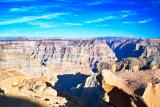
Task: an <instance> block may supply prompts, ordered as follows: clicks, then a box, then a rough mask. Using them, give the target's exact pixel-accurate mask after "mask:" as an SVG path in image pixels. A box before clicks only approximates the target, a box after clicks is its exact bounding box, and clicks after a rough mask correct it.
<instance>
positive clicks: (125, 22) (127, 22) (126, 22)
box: [122, 21, 134, 24]
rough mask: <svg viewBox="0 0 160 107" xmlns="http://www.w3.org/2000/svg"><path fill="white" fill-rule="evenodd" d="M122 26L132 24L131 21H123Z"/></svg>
mask: <svg viewBox="0 0 160 107" xmlns="http://www.w3.org/2000/svg"><path fill="white" fill-rule="evenodd" d="M122 23H123V24H129V23H134V22H131V21H124V22H122Z"/></svg>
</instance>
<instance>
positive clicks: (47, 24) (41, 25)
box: [28, 22, 59, 28]
mask: <svg viewBox="0 0 160 107" xmlns="http://www.w3.org/2000/svg"><path fill="white" fill-rule="evenodd" d="M28 24H30V25H33V26H38V27H40V28H53V27H57V26H59V25H54V24H51V23H47V22H28Z"/></svg>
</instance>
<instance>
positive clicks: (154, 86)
mask: <svg viewBox="0 0 160 107" xmlns="http://www.w3.org/2000/svg"><path fill="white" fill-rule="evenodd" d="M159 82H160V39H135V38H114V37H111V38H92V39H82V38H79V39H65V38H59V39H57V38H24V37H21V38H0V106H2V107H3V106H4V105H5V106H4V107H10V106H11V105H13V106H14V107H22V106H23V107H28V106H29V107H32V106H33V107H158V105H159V99H160V90H159V88H158V87H159V86H160V85H159ZM15 99H16V100H15ZM22 100H23V101H22ZM6 102H9V103H6ZM18 104H19V105H18Z"/></svg>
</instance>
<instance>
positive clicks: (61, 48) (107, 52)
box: [0, 40, 117, 72]
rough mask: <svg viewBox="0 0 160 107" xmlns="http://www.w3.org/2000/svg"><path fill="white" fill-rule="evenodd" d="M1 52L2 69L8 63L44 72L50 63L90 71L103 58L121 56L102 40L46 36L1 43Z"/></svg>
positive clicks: (108, 58) (110, 59)
mask: <svg viewBox="0 0 160 107" xmlns="http://www.w3.org/2000/svg"><path fill="white" fill-rule="evenodd" d="M0 54H1V63H2V64H1V66H2V67H1V69H2V68H5V66H9V67H13V68H17V67H19V68H22V69H23V70H25V71H27V72H32V70H33V71H34V69H36V70H37V72H38V71H41V72H43V71H45V69H49V68H50V67H52V68H60V69H61V70H62V69H65V70H78V71H84V70H88V71H89V69H90V68H92V67H93V66H95V64H96V63H98V62H100V61H103V60H104V61H116V60H117V58H116V56H115V54H114V53H113V52H112V50H111V49H110V48H109V46H108V45H107V44H106V43H105V41H102V40H53V41H49V40H44V41H23V42H10V43H1V51H0ZM17 65H18V66H17ZM79 68H80V69H79ZM38 69H39V70H38Z"/></svg>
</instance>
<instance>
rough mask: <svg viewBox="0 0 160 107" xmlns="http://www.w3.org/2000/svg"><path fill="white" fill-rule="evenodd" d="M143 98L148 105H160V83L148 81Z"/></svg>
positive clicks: (153, 106)
mask: <svg viewBox="0 0 160 107" xmlns="http://www.w3.org/2000/svg"><path fill="white" fill-rule="evenodd" d="M143 99H144V101H145V102H146V104H147V106H148V107H159V106H160V83H157V84H153V83H148V84H147V87H146V89H145V92H144V94H143Z"/></svg>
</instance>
